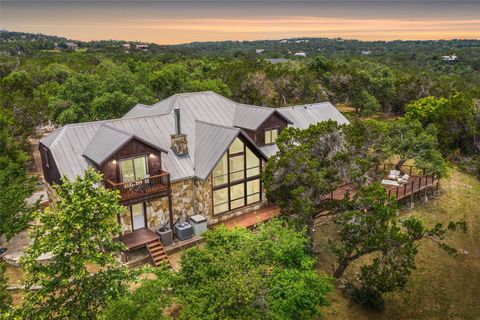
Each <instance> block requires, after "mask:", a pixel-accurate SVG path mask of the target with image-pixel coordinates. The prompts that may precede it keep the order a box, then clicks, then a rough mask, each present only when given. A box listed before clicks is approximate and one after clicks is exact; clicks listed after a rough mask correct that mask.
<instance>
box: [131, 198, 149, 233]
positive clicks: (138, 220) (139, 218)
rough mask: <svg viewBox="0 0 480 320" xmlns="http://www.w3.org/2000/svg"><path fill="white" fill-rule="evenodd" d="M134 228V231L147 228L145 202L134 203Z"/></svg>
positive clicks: (132, 208)
mask: <svg viewBox="0 0 480 320" xmlns="http://www.w3.org/2000/svg"><path fill="white" fill-rule="evenodd" d="M130 208H131V210H132V228H133V231H135V230H138V229H141V228H145V227H146V225H145V207H144V206H143V203H137V204H134V205H132V206H131V207H130Z"/></svg>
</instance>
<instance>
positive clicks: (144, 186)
mask: <svg viewBox="0 0 480 320" xmlns="http://www.w3.org/2000/svg"><path fill="white" fill-rule="evenodd" d="M105 186H106V187H107V188H109V189H113V190H118V191H119V193H120V197H121V202H122V203H123V204H127V203H126V202H131V200H134V199H139V198H142V199H143V198H147V197H148V198H153V197H156V196H158V197H163V196H168V195H170V193H171V187H170V173H168V172H166V171H163V170H160V171H159V172H158V173H157V174H156V175H152V176H150V175H146V176H145V177H144V178H143V179H137V180H130V181H125V182H114V181H111V180H109V179H106V180H105ZM150 196H152V197H150Z"/></svg>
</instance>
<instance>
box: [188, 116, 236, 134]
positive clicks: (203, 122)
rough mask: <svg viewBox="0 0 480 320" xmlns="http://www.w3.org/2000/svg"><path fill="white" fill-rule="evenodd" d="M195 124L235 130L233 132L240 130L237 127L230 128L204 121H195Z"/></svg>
mask: <svg viewBox="0 0 480 320" xmlns="http://www.w3.org/2000/svg"><path fill="white" fill-rule="evenodd" d="M197 122H198V123H200V124H208V125H211V126H214V127H220V128H225V129H230V130H235V131H238V130H240V128H238V127H230V126H225V125H223V124H217V123H211V122H207V121H204V120H198V119H195V123H197Z"/></svg>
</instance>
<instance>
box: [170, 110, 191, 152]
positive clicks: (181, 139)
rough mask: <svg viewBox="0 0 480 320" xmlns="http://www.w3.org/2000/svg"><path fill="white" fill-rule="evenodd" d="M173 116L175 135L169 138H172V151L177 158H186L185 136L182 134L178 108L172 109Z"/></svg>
mask: <svg viewBox="0 0 480 320" xmlns="http://www.w3.org/2000/svg"><path fill="white" fill-rule="evenodd" d="M173 116H174V120H175V134H172V135H170V137H171V138H172V150H173V152H174V153H175V155H177V156H180V157H181V156H187V155H188V143H187V135H186V134H183V133H182V128H181V121H180V108H179V107H174V108H173Z"/></svg>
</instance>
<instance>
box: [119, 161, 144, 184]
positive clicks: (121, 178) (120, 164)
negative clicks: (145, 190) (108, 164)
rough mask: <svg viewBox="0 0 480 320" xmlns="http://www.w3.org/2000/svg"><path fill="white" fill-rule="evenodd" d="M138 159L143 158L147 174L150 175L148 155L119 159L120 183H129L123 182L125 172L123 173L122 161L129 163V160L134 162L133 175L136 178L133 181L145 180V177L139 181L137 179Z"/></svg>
mask: <svg viewBox="0 0 480 320" xmlns="http://www.w3.org/2000/svg"><path fill="white" fill-rule="evenodd" d="M137 158H143V159H144V160H145V174H147V175H148V172H149V168H148V157H147V155H146V154H137V155H134V156H129V157H124V158H119V159H118V160H117V162H118V170H119V172H118V173H119V179H118V180H119V181H120V182H127V181H123V172H122V161H127V160H131V161H132V166H133V175H134V178H135V179H133V180H131V181H137V180H142V179H144V177H142V178H141V179H138V178H137V173H136V172H135V159H137Z"/></svg>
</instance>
